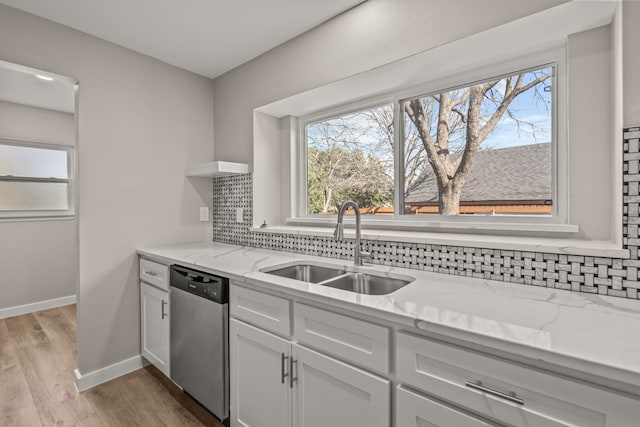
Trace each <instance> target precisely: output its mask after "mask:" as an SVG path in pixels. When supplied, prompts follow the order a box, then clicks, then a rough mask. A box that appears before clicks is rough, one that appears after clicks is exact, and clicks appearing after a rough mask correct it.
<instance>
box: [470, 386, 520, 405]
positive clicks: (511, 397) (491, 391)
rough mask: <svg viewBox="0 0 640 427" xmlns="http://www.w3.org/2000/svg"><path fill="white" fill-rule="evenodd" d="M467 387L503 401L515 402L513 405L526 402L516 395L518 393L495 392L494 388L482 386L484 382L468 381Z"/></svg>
mask: <svg viewBox="0 0 640 427" xmlns="http://www.w3.org/2000/svg"><path fill="white" fill-rule="evenodd" d="M465 385H466V386H467V387H469V388H472V389H474V390H478V391H482V392H484V393H487V394H490V395H492V396H496V397H499V398H501V399H504V400H508V401H509V402H513V403H515V404H518V405H524V400H523V399H520V398H519V397H518V396H517V395H516V393H515V392H514V391H511V392H509V393H504V392H502V391H499V390H494V389H492V388H489V387H486V386H484V385H482V382H480V381H476V382H473V381H467V382H466V383H465Z"/></svg>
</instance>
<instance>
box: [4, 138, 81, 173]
mask: <svg viewBox="0 0 640 427" xmlns="http://www.w3.org/2000/svg"><path fill="white" fill-rule="evenodd" d="M3 175H12V176H17V177H32V178H59V179H67V178H68V177H69V174H68V164H67V152H66V151H65V150H51V149H46V148H34V147H23V146H19V145H4V144H0V176H3Z"/></svg>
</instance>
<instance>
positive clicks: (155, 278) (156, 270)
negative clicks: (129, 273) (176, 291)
mask: <svg viewBox="0 0 640 427" xmlns="http://www.w3.org/2000/svg"><path fill="white" fill-rule="evenodd" d="M140 280H142V281H144V282H147V283H149V284H150V285H154V286H157V287H158V288H160V289H165V290H167V291H168V290H169V267H168V266H166V265H164V264H159V263H157V262H154V261H150V260H148V259H145V258H140Z"/></svg>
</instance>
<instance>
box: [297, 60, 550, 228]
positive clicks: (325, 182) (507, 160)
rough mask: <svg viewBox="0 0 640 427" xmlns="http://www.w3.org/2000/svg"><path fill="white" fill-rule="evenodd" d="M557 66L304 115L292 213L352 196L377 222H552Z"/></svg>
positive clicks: (315, 212)
mask: <svg viewBox="0 0 640 427" xmlns="http://www.w3.org/2000/svg"><path fill="white" fill-rule="evenodd" d="M556 69H557V64H556V63H551V64H545V65H539V66H535V67H532V68H526V69H523V70H518V71H513V72H510V73H506V74H502V75H497V76H495V75H494V77H491V76H489V77H486V78H483V79H482V80H479V81H475V82H472V83H467V84H461V85H456V86H454V87H452V88H451V87H450V88H447V89H441V90H436V91H425V92H423V93H420V92H417V91H414V92H413V93H411V92H409V93H403V94H402V96H396V97H395V98H392V99H389V98H387V100H386V101H385V102H379V103H375V102H374V103H373V104H372V105H367V106H365V107H359V108H357V109H350V110H347V111H345V112H339V111H336V110H334V111H336V113H334V114H331V113H329V114H325V115H324V116H320V117H310V118H309V117H307V118H303V119H302V120H301V125H302V126H301V137H302V144H303V145H302V147H301V148H302V152H304V153H305V155H304V156H303V157H304V163H305V164H303V165H301V166H302V167H301V168H300V169H301V170H303V171H304V173H305V174H306V179H303V182H306V191H305V194H304V195H305V197H302V198H301V199H303V204H301V205H300V206H299V209H300V211H301V212H302V213H303V214H306V216H307V217H314V216H316V217H317V216H320V215H326V214H331V213H336V211H337V208H338V206H339V205H340V204H341V203H342V202H344V201H345V200H349V199H351V200H354V201H356V202H357V203H358V205H359V206H360V208H361V213H363V214H369V215H375V216H376V218H378V219H396V220H397V219H404V220H410V221H414V220H420V219H421V218H422V219H424V218H432V219H433V218H435V217H437V218H440V219H441V220H447V221H450V220H463V218H465V217H466V218H473V221H477V220H480V221H492V220H493V219H490V217H491V218H494V217H501V218H503V220H504V218H505V217H506V216H508V217H509V221H512V220H513V219H514V218H517V217H520V220H524V221H531V220H533V221H534V222H535V221H539V220H542V221H543V222H544V221H548V220H550V221H551V222H558V218H559V215H558V212H559V210H558V208H557V205H558V202H559V199H558V191H557V190H556V188H557V179H556V172H557V170H556V169H557V168H556V166H555V164H556V161H557V146H558V143H557V138H556V134H557V132H556V123H555V122H556V115H557V105H558V102H557V88H556V86H557V78H556ZM445 87H446V86H445ZM416 92H417V93H416ZM398 130H399V131H398ZM535 218H537V219H535ZM516 221H517V220H516ZM560 221H562V220H560Z"/></svg>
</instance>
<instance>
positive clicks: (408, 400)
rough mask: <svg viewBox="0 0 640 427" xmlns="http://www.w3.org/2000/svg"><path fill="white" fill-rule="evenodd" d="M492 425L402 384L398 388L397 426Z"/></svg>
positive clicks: (482, 426)
mask: <svg viewBox="0 0 640 427" xmlns="http://www.w3.org/2000/svg"><path fill="white" fill-rule="evenodd" d="M447 426H456V427H490V426H491V424H487V423H486V422H484V421H482V420H480V419H478V418H475V417H472V416H470V415H467V414H465V413H463V412H460V411H458V410H456V409H454V408H452V407H449V406H445V405H443V404H441V403H438V402H436V401H434V400H431V399H429V398H428V397H426V396H423V395H420V394H418V393H415V392H413V391H410V390H408V389H406V388H404V387H402V386H398V388H397V389H396V427H447Z"/></svg>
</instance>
